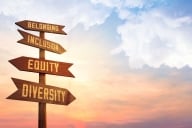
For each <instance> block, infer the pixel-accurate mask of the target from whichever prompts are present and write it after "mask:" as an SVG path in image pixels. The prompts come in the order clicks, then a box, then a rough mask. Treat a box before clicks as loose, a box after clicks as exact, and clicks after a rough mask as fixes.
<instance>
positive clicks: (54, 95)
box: [7, 78, 75, 105]
mask: <svg viewBox="0 0 192 128" xmlns="http://www.w3.org/2000/svg"><path fill="white" fill-rule="evenodd" d="M12 80H13V82H14V83H15V85H16V87H17V88H18V90H17V91H15V92H14V93H13V94H12V95H10V96H8V97H7V99H13V100H24V101H31V102H41V103H50V104H60V105H68V104H70V103H71V102H72V101H74V100H75V97H74V96H73V95H72V94H71V93H70V92H69V91H68V90H67V89H64V88H59V87H53V86H50V85H41V84H39V83H35V82H30V81H25V80H20V79H16V78H12Z"/></svg>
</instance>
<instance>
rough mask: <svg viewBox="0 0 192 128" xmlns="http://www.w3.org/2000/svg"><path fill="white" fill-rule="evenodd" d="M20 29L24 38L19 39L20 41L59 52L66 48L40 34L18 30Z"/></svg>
mask: <svg viewBox="0 0 192 128" xmlns="http://www.w3.org/2000/svg"><path fill="white" fill-rule="evenodd" d="M18 31H19V33H20V34H21V35H22V36H23V39H21V40H19V41H17V42H18V43H21V44H25V45H29V46H33V47H36V48H41V49H44V50H47V51H51V52H55V53H58V54H61V53H63V52H65V49H64V48H63V47H62V46H61V45H60V44H58V43H55V42H52V41H50V40H46V39H42V38H40V37H38V36H35V35H32V34H29V33H27V32H24V31H21V30H18Z"/></svg>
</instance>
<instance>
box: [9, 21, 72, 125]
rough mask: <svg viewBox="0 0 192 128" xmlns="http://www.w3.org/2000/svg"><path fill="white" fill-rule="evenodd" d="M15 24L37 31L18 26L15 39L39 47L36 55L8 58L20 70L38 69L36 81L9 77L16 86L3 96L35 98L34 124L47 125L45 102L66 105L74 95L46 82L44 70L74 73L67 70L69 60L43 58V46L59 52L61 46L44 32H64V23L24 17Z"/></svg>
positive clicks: (56, 73) (31, 70)
mask: <svg viewBox="0 0 192 128" xmlns="http://www.w3.org/2000/svg"><path fill="white" fill-rule="evenodd" d="M15 24H16V25H18V26H20V27H22V28H23V29H26V30H32V31H39V37H38V36H35V35H32V34H29V33H27V32H24V31H21V30H18V31H19V33H20V34H21V35H22V36H23V39H21V40H19V41H18V43H21V44H25V45H29V46H32V47H36V48H39V59H37V58H31V57H24V56H22V57H19V58H16V59H12V60H9V62H10V63H11V64H13V65H14V66H15V67H16V68H18V69H19V70H21V71H29V72H37V73H39V83H35V82H30V81H25V80H20V79H16V78H12V80H13V82H14V83H15V85H16V86H17V88H18V90H17V91H16V92H14V93H13V94H12V95H10V96H8V97H7V99H14V100H24V101H32V102H39V104H38V128H47V121H46V103H51V104H60V105H68V104H69V103H71V102H72V101H74V100H75V99H76V98H75V97H74V96H73V95H72V94H71V93H70V92H69V91H68V90H67V89H63V88H58V87H53V86H50V85H46V74H52V75H60V76H66V77H74V75H73V74H72V73H71V72H70V71H69V70H68V68H69V67H70V66H72V64H71V63H65V62H57V61H52V60H46V59H45V50H47V51H50V52H54V53H57V54H62V53H63V52H65V49H64V48H63V47H62V46H61V45H60V44H58V43H55V42H52V41H50V40H46V39H45V32H48V33H56V34H63V35H67V34H66V33H65V32H64V31H63V30H62V29H63V28H64V26H62V25H56V24H49V23H42V22H36V21H29V20H24V21H20V22H16V23H15Z"/></svg>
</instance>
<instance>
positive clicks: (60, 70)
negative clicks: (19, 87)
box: [9, 56, 74, 77]
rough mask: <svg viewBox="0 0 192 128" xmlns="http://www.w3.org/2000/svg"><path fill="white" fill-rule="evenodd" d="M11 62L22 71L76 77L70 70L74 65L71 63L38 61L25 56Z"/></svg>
mask: <svg viewBox="0 0 192 128" xmlns="http://www.w3.org/2000/svg"><path fill="white" fill-rule="evenodd" d="M9 62H10V63H11V64H13V65H14V66H15V67H16V68H17V69H19V70H21V71H29V72H37V73H46V74H52V75H59V76H67V77H74V75H73V74H72V73H71V72H70V71H69V70H68V68H69V67H70V66H72V65H73V64H71V63H65V62H57V61H51V60H44V59H36V58H31V57H24V56H22V57H18V58H16V59H12V60H9Z"/></svg>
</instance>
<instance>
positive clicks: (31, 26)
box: [15, 20, 67, 35]
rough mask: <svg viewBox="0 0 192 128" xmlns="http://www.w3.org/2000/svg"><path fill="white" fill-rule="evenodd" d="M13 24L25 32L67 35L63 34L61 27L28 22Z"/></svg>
mask: <svg viewBox="0 0 192 128" xmlns="http://www.w3.org/2000/svg"><path fill="white" fill-rule="evenodd" d="M15 24H16V25H18V26H20V27H21V28H23V29H26V30H32V31H42V32H49V33H56V34H63V35H67V33H65V32H64V31H63V30H62V29H63V28H64V27H65V26H63V25H57V24H49V23H42V22H36V21H29V20H23V21H19V22H16V23H15Z"/></svg>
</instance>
